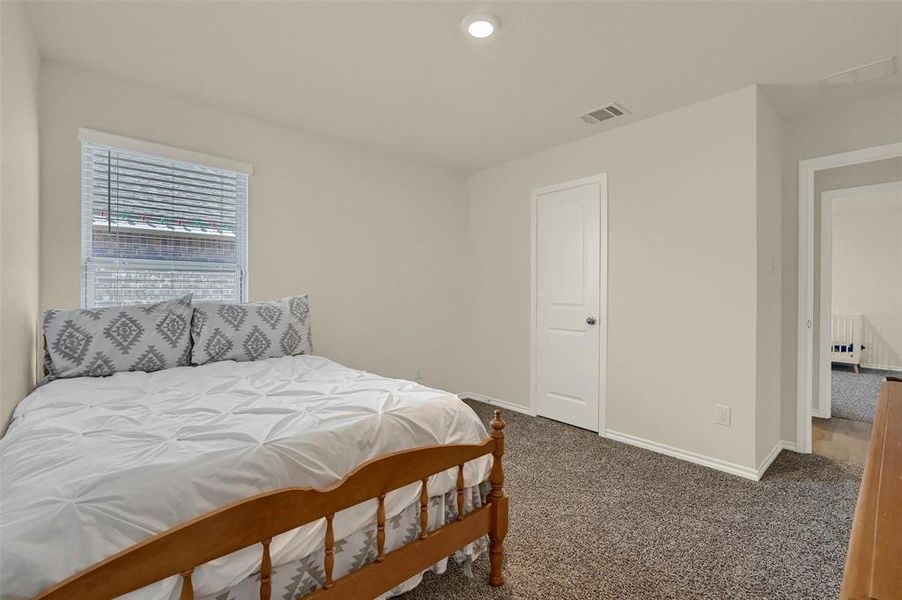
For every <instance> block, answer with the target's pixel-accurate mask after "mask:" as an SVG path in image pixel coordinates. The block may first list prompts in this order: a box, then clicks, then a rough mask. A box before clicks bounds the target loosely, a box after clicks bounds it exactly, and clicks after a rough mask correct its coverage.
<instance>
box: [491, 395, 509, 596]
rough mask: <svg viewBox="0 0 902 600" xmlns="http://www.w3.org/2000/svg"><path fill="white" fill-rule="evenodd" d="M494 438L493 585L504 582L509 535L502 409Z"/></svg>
mask: <svg viewBox="0 0 902 600" xmlns="http://www.w3.org/2000/svg"><path fill="white" fill-rule="evenodd" d="M491 435H492V438H493V439H494V440H495V449H494V450H493V451H492V459H493V460H492V473H491V475H490V476H489V481H490V482H491V484H492V491H491V492H490V493H489V503H490V504H491V505H492V522H491V526H490V528H489V560H490V561H491V574H490V576H489V583H491V584H492V585H493V586H499V585H503V584H504V575H503V574H502V573H501V560H502V558H503V557H504V536H505V535H507V496H505V495H504V467H503V466H502V464H501V457H502V456H503V455H504V419H502V418H501V411H500V410H496V411H495V418H494V419H492V434H491Z"/></svg>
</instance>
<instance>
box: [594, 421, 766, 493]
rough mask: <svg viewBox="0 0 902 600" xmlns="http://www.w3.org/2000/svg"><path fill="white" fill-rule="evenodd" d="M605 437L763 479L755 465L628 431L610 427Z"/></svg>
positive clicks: (731, 472) (752, 477)
mask: <svg viewBox="0 0 902 600" xmlns="http://www.w3.org/2000/svg"><path fill="white" fill-rule="evenodd" d="M604 437H606V438H608V439H611V440H614V441H615V442H623V443H624V444H629V445H631V446H638V447H639V448H645V449H646V450H651V451H652V452H657V453H659V454H665V455H667V456H672V457H673V458H679V459H680V460H685V461H687V462H691V463H695V464H697V465H702V466H704V467H709V468H711V469H717V470H718V471H723V472H724V473H729V474H731V475H738V476H739V477H743V478H745V479H751V480H753V481H758V480H759V479H761V476H760V475H759V474H758V469H755V468H753V467H744V466H742V465H737V464H735V463H731V462H727V461H725V460H720V459H719V458H712V457H710V456H705V455H704V454H698V453H697V452H690V451H688V450H682V449H680V448H674V447H673V446H668V445H666V444H659V443H658V442H652V441H651V440H646V439H643V438H640V437H636V436H634V435H629V434H627V433H620V432H619V431H612V430H610V429H608V430H607V431H605V432H604ZM775 456H776V455H775Z"/></svg>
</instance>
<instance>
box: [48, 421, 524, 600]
mask: <svg viewBox="0 0 902 600" xmlns="http://www.w3.org/2000/svg"><path fill="white" fill-rule="evenodd" d="M491 428H492V430H491V434H490V436H489V437H488V438H486V439H485V440H484V441H483V442H482V443H481V444H473V445H447V446H428V447H425V448H416V449H413V450H405V451H402V452H396V453H394V454H388V455H386V456H382V457H379V458H376V459H374V460H371V461H369V462H366V463H364V464H362V465H361V466H360V467H358V468H357V469H356V470H354V471H353V472H352V473H351V474H350V475H348V476H347V477H346V478H345V479H343V480H342V481H340V482H339V483H337V484H335V485H334V486H332V487H330V488H328V489H325V490H314V489H309V488H285V489H281V490H276V491H273V492H267V493H264V494H260V495H258V496H254V497H251V498H248V499H246V500H241V501H238V502H235V503H233V504H230V505H228V506H225V507H223V508H221V509H218V510H215V511H212V512H209V513H207V514H205V515H201V516H200V517H197V518H195V519H192V520H191V521H187V522H185V523H183V524H182V525H179V526H177V527H174V528H173V529H170V530H168V531H164V532H162V533H160V534H158V535H155V536H153V537H152V538H149V539H147V540H145V541H143V542H141V543H138V544H136V545H134V546H132V547H131V548H127V549H125V550H123V551H122V552H119V553H118V554H115V555H114V556H111V557H110V558H108V559H106V560H104V561H102V562H99V563H97V564H95V565H93V566H91V567H89V568H87V569H85V570H84V571H81V572H80V573H76V574H75V575H73V576H72V577H70V578H69V579H67V580H65V581H63V582H62V583H59V584H57V585H55V586H53V587H51V588H49V589H47V590H45V591H43V592H41V594H39V595H38V596H37V598H39V599H41V600H60V599H63V598H67V599H75V598H115V597H117V596H121V595H123V594H126V593H128V592H131V591H134V590H138V589H141V588H143V587H145V586H147V585H150V584H152V583H154V582H157V581H160V580H162V579H166V578H167V577H171V576H174V575H181V578H182V587H181V596H180V599H181V600H193V598H194V588H193V586H192V583H191V574H192V573H193V571H194V569H195V568H196V567H198V566H200V565H202V564H204V563H207V562H209V561H211V560H214V559H216V558H219V557H221V556H225V555H227V554H231V553H232V552H235V551H237V550H241V549H242V548H246V547H248V546H253V545H255V544H260V550H261V559H260V598H261V600H270V596H271V594H272V580H271V575H272V560H271V557H270V552H269V545H270V542H271V541H272V538H273V537H275V536H277V535H279V534H281V533H284V532H286V531H291V530H292V529H296V528H297V527H301V526H303V525H306V524H308V523H312V522H314V521H317V520H320V519H325V521H326V534H325V540H324V555H323V567H324V573H325V582H324V584H323V586H322V587H321V588H319V589H317V590H316V591H315V592H313V593H311V594H310V595H309V596H308V598H311V599H312V598H316V599H338V598H341V599H360V600H364V599H369V598H372V597H373V596H374V595H378V594H381V593H384V592H387V591H389V590H391V589H392V588H394V587H395V586H397V585H399V584H401V583H403V582H404V581H406V580H407V579H409V578H410V577H413V576H414V575H416V574H417V573H420V572H422V571H424V570H426V569H428V568H429V567H431V566H432V565H433V564H435V563H436V562H438V561H439V560H441V559H443V558H446V557H447V556H449V555H451V554H452V553H453V552H454V551H455V550H458V549H460V548H462V547H463V546H466V545H467V544H469V543H471V542H473V541H475V540H477V539H479V538H480V537H482V536H484V535H488V536H489V560H490V565H491V574H490V578H489V580H490V583H491V585H494V586H498V585H502V584H503V583H504V576H503V575H502V572H501V563H502V558H503V555H504V537H505V535H506V534H507V510H508V500H507V496H505V494H504V468H503V465H502V456H503V455H504V421H503V420H502V418H501V411H499V410H496V411H495V418H494V419H493V420H492V423H491ZM487 454H491V455H492V457H493V462H492V470H491V475H490V483H491V492H489V494H488V496H487V498H486V499H487V502H486V504H484V505H483V506H481V507H479V508H476V509H475V510H472V511H470V512H469V513H466V514H464V465H465V464H466V463H467V462H469V461H471V460H475V459H477V458H479V457H481V456H485V455H487ZM454 468H456V469H457V486H456V487H457V517H456V520H454V521H452V522H450V523H448V524H446V525H444V526H442V527H440V528H438V529H435V530H432V531H428V528H427V525H428V522H429V513H428V510H429V507H428V504H429V502H428V501H429V491H428V485H427V484H428V480H429V477H430V476H431V475H434V474H436V473H441V472H443V471H447V470H450V469H454ZM417 482H419V483H420V485H421V488H420V489H421V491H420V536H419V538H418V539H416V540H414V541H413V542H411V543H409V544H407V545H405V546H401V547H400V548H398V549H396V550H394V551H391V552H385V496H386V494H387V493H388V492H391V491H392V490H396V489H399V488H402V487H404V486H406V485H410V484H413V483H417ZM374 498H375V499H378V506H377V510H376V527H377V534H376V543H377V556H376V560H375V561H374V562H372V563H369V564H367V565H365V566H364V567H362V568H360V569H358V570H356V571H353V572H352V573H349V574H348V575H346V576H344V577H342V578H340V579H338V580H335V581H333V579H332V569H333V566H334V550H335V537H334V533H333V529H332V520H333V518H334V516H335V514H336V513H337V512H339V511H342V510H344V509H347V508H350V507H352V506H355V505H357V504H360V503H361V502H365V501H367V500H372V499H374Z"/></svg>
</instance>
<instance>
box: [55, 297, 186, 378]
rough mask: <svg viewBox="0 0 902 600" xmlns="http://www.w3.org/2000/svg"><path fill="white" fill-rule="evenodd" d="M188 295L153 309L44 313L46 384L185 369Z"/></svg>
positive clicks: (151, 306)
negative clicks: (79, 378) (127, 372)
mask: <svg viewBox="0 0 902 600" xmlns="http://www.w3.org/2000/svg"><path fill="white" fill-rule="evenodd" d="M191 311H192V308H191V294H188V295H187V296H184V297H182V298H177V299H175V300H167V301H165V302H157V303H155V304H133V305H129V306H109V307H106V308H95V309H84V310H45V311H44V369H45V370H46V371H47V376H48V379H57V378H60V377H82V376H88V377H102V376H104V375H112V374H113V373H117V372H119V371H147V372H150V371H158V370H160V369H166V368H169V367H182V366H185V365H187V364H189V359H190V357H191V335H190V327H191Z"/></svg>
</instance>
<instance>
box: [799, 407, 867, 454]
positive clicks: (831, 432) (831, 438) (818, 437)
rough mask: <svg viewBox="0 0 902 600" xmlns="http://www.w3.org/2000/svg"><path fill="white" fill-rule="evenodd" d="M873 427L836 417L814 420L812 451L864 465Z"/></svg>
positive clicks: (861, 422)
mask: <svg viewBox="0 0 902 600" xmlns="http://www.w3.org/2000/svg"><path fill="white" fill-rule="evenodd" d="M871 427H872V425H871V423H865V422H863V421H852V420H850V419H838V418H836V417H834V418H832V419H812V431H811V442H812V449H813V450H814V453H815V454H820V455H821V456H827V457H829V458H835V459H837V460H842V461H844V462H850V463H853V464H858V465H863V464H864V460H865V457H866V456H867V453H868V440H870V437H871Z"/></svg>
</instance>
